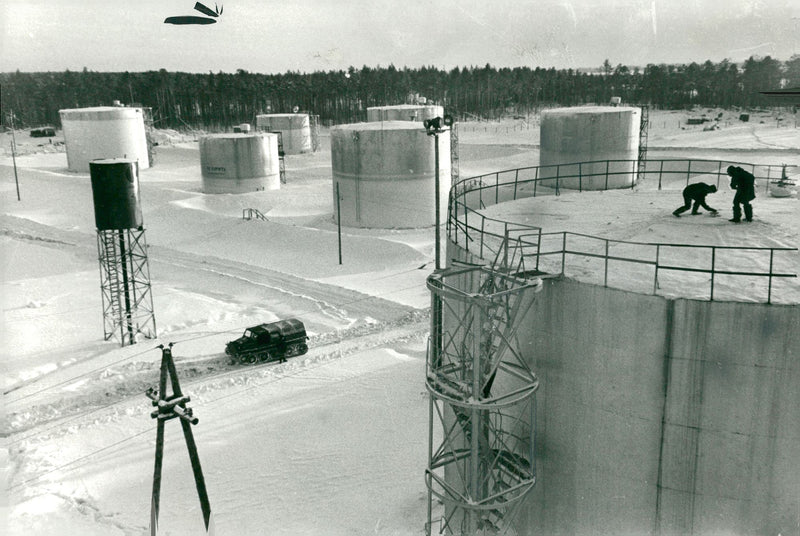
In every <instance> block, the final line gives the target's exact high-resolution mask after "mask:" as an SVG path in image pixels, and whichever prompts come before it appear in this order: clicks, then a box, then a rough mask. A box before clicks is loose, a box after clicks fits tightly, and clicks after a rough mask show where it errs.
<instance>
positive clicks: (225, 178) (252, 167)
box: [200, 132, 281, 194]
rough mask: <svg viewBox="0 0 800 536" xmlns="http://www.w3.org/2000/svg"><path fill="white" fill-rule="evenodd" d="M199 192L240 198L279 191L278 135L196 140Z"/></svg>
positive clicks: (213, 136) (266, 134)
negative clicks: (201, 176)
mask: <svg viewBox="0 0 800 536" xmlns="http://www.w3.org/2000/svg"><path fill="white" fill-rule="evenodd" d="M200 168H201V170H202V174H203V191H204V192H205V193H209V194H226V193H227V194H241V193H247V192H257V191H259V190H277V189H279V188H280V187H281V179H280V162H279V159H278V135H277V134H270V133H266V132H259V133H255V134H213V135H210V136H203V137H202V138H200Z"/></svg>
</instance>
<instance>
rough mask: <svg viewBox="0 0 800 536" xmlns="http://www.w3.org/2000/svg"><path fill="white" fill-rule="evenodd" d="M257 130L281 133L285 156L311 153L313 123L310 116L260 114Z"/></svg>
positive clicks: (257, 118) (257, 117) (257, 119)
mask: <svg viewBox="0 0 800 536" xmlns="http://www.w3.org/2000/svg"><path fill="white" fill-rule="evenodd" d="M256 129H257V130H259V131H266V132H280V133H281V136H282V142H283V152H284V154H301V153H310V152H311V123H310V122H309V119H308V114H260V115H257V116H256Z"/></svg>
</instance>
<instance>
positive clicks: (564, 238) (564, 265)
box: [561, 231, 567, 275]
mask: <svg viewBox="0 0 800 536" xmlns="http://www.w3.org/2000/svg"><path fill="white" fill-rule="evenodd" d="M561 237H562V238H561V275H565V274H566V272H567V232H566V231H564V232H563V233H562V234H561Z"/></svg>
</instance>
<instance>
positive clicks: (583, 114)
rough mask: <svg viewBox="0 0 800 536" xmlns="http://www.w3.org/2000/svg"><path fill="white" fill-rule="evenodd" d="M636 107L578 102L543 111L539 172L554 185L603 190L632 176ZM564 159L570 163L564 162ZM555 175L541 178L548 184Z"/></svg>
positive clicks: (629, 182) (631, 181)
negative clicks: (583, 104)
mask: <svg viewBox="0 0 800 536" xmlns="http://www.w3.org/2000/svg"><path fill="white" fill-rule="evenodd" d="M640 122H641V110H640V109H639V108H633V107H614V106H582V107H576V108H556V109H554V110H546V111H543V112H542V122H541V152H540V157H539V163H540V166H541V168H540V170H539V172H540V178H550V177H558V186H559V188H569V189H574V190H605V189H608V188H626V187H631V186H633V184H634V183H635V182H636V172H637V169H638V167H637V160H638V158H639V131H640V128H641V126H640ZM566 164H569V165H566ZM555 182H556V181H547V182H546V183H545V184H547V185H550V186H553V185H555Z"/></svg>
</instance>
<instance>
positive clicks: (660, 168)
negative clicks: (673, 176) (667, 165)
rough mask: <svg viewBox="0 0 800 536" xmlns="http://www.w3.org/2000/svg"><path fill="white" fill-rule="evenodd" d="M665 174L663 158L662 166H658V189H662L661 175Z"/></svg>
mask: <svg viewBox="0 0 800 536" xmlns="http://www.w3.org/2000/svg"><path fill="white" fill-rule="evenodd" d="M663 176H664V160H663V159H662V160H661V166H660V167H659V168H658V189H659V190H661V177H663Z"/></svg>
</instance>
